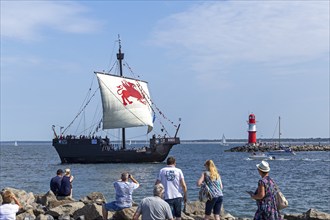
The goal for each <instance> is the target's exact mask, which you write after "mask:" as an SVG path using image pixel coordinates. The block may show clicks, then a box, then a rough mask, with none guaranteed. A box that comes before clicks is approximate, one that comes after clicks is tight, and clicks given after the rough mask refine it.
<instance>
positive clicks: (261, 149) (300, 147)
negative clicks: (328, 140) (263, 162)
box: [226, 144, 330, 152]
mask: <svg viewBox="0 0 330 220" xmlns="http://www.w3.org/2000/svg"><path fill="white" fill-rule="evenodd" d="M289 148H290V149H291V150H293V151H295V152H298V151H330V145H321V144H317V145H313V144H310V145H292V146H289ZM280 149H281V148H279V147H278V146H273V145H267V144H259V145H244V146H238V147H233V148H230V149H229V150H226V152H257V151H258V152H268V151H273V150H280Z"/></svg>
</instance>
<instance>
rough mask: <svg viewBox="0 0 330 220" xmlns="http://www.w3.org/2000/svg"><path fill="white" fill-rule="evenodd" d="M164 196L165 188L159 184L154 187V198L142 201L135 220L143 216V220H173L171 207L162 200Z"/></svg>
mask: <svg viewBox="0 0 330 220" xmlns="http://www.w3.org/2000/svg"><path fill="white" fill-rule="evenodd" d="M163 196H164V186H163V185H162V184H161V183H159V184H157V185H155V186H154V196H150V197H146V198H144V199H142V200H141V203H140V204H139V206H138V208H137V210H136V212H135V214H134V216H133V220H138V219H139V217H140V215H142V220H165V219H169V220H173V215H172V211H171V208H170V205H169V204H168V203H167V202H165V201H164V200H163V199H162V198H163Z"/></svg>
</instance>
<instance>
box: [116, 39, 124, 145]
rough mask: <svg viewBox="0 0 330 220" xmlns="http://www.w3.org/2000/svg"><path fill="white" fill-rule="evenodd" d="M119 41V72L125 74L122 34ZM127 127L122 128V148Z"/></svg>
mask: <svg viewBox="0 0 330 220" xmlns="http://www.w3.org/2000/svg"><path fill="white" fill-rule="evenodd" d="M118 41H119V52H118V53H117V60H118V61H119V73H120V76H123V63H122V60H123V59H124V54H123V53H122V52H121V44H120V36H119V35H118ZM125 139H126V138H125V128H122V149H126V140H125Z"/></svg>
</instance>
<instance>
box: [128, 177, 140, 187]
mask: <svg viewBox="0 0 330 220" xmlns="http://www.w3.org/2000/svg"><path fill="white" fill-rule="evenodd" d="M128 178H130V179H131V180H132V182H133V183H136V184H138V185H140V184H139V182H138V181H137V180H136V179H135V178H134V177H133V176H132V175H131V174H130V175H128Z"/></svg>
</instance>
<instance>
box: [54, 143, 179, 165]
mask: <svg viewBox="0 0 330 220" xmlns="http://www.w3.org/2000/svg"><path fill="white" fill-rule="evenodd" d="M176 144H180V139H179V138H153V139H150V145H149V146H144V147H142V148H138V149H134V148H132V149H120V148H119V147H118V146H116V144H112V143H109V142H108V140H107V139H58V138H55V139H53V146H54V147H55V149H56V151H57V153H58V155H59V157H60V159H61V162H62V163H152V162H162V161H164V160H165V159H166V157H167V156H168V154H169V152H170V150H171V148H172V147H173V146H174V145H176Z"/></svg>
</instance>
